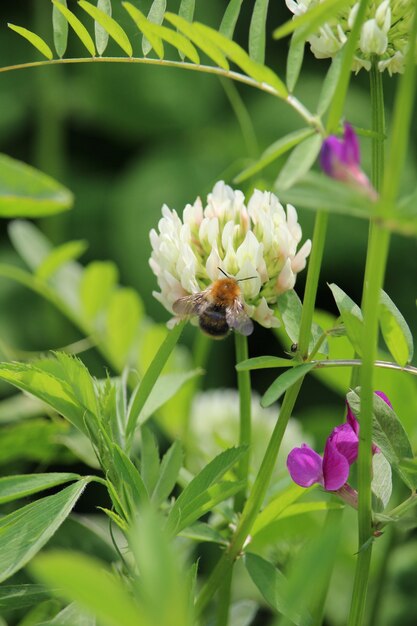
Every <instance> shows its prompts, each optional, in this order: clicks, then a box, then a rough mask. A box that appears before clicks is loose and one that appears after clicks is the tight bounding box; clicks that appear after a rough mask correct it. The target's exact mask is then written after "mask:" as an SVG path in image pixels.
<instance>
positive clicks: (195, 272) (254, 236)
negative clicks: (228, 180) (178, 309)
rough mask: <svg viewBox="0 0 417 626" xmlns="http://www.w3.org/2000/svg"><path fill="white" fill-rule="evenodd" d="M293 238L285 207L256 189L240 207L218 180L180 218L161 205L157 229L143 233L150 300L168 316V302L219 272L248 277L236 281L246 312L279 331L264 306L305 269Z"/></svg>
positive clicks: (237, 194) (297, 236) (296, 227)
mask: <svg viewBox="0 0 417 626" xmlns="http://www.w3.org/2000/svg"><path fill="white" fill-rule="evenodd" d="M301 238H302V231H301V227H300V224H299V223H298V217H297V211H296V210H295V208H294V207H293V206H292V205H290V204H289V205H287V207H286V210H285V209H284V207H283V206H282V204H281V203H280V202H279V200H278V198H277V197H276V196H275V195H274V194H273V193H270V192H261V191H258V190H255V191H254V192H253V194H252V196H251V198H250V199H249V201H248V202H247V204H245V197H244V195H243V193H242V192H241V191H239V190H236V191H234V190H233V189H232V188H231V187H229V186H228V185H226V184H225V183H224V182H223V181H220V182H218V183H216V184H215V186H214V188H213V190H212V192H211V193H209V194H208V196H207V202H206V203H205V205H203V203H202V201H201V200H200V198H197V200H196V201H195V202H194V204H187V206H186V207H185V209H184V211H183V215H182V217H180V216H179V215H178V214H177V212H176V211H174V210H171V209H169V208H168V207H167V206H166V205H164V206H163V208H162V218H161V219H160V221H159V224H158V231H156V230H155V229H153V230H152V231H151V232H150V241H151V246H152V254H151V258H150V261H149V263H150V266H151V268H152V271H153V272H154V274H155V276H156V277H157V281H158V285H159V288H160V291H159V292H154V296H155V298H157V299H158V300H159V301H160V302H161V303H162V304H163V305H164V307H165V308H166V309H167V310H168V311H170V312H171V313H172V305H173V304H174V302H175V301H176V300H178V299H179V298H181V297H184V296H187V295H191V294H195V293H198V292H201V291H203V290H204V289H206V288H207V287H209V286H210V284H211V283H213V281H215V280H217V279H218V278H221V277H222V274H221V272H220V270H219V268H221V270H223V271H224V272H226V273H227V274H229V275H230V276H233V277H234V278H236V279H242V278H248V277H253V279H252V280H245V281H242V282H241V283H240V286H241V291H242V297H243V300H244V305H245V310H246V312H247V314H248V315H249V316H250V317H252V318H253V319H255V320H256V321H257V322H259V323H260V324H261V325H263V326H265V327H267V328H270V327H273V326H279V320H278V319H277V318H276V317H275V315H274V311H273V309H272V308H271V307H270V305H273V304H275V303H276V300H277V297H278V296H279V295H280V294H281V293H283V292H285V291H287V290H288V289H292V288H293V287H294V285H295V281H296V276H297V273H298V272H300V271H301V270H302V269H304V267H305V265H306V259H307V256H308V255H309V253H310V249H311V241H310V240H307V241H306V242H305V243H304V244H303V245H302V246H301V248H300V249H299V250H297V247H298V244H299V243H300V241H301ZM174 321H175V320H174Z"/></svg>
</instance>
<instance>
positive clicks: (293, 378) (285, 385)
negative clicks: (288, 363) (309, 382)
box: [261, 363, 315, 407]
mask: <svg viewBox="0 0 417 626" xmlns="http://www.w3.org/2000/svg"><path fill="white" fill-rule="evenodd" d="M313 367H315V364H314V363H303V364H302V365H297V366H295V367H293V368H291V369H290V370H288V371H286V372H284V374H281V375H280V376H278V378H276V379H275V380H274V382H273V383H272V385H270V386H269V387H268V389H267V390H266V391H265V393H264V395H263V396H262V400H261V406H263V407H267V406H271V404H273V403H274V402H276V401H277V400H278V399H279V398H280V397H281V396H282V395H283V394H284V393H285V392H286V391H287V389H289V388H290V387H292V385H294V384H295V383H296V382H297V381H298V380H300V378H303V377H304V376H305V375H306V374H308V372H309V371H310V370H312V369H313Z"/></svg>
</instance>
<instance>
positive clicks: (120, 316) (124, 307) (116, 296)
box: [106, 287, 143, 370]
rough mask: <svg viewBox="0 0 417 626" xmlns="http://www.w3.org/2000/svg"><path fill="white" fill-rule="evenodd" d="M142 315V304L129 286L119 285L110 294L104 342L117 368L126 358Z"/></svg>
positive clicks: (119, 367)
mask: <svg viewBox="0 0 417 626" xmlns="http://www.w3.org/2000/svg"><path fill="white" fill-rule="evenodd" d="M142 317H143V304H142V301H141V300H140V299H139V296H138V294H137V292H136V291H135V290H134V289H131V288H130V287H119V289H117V290H115V291H113V292H112V293H111V294H110V300H109V304H108V308H107V316H106V342H107V344H108V348H109V351H110V354H111V355H112V357H113V359H114V361H115V363H116V365H117V367H118V369H119V370H122V369H123V367H124V366H125V365H126V362H127V360H128V356H129V352H130V351H131V349H132V344H133V343H134V341H135V339H136V338H137V335H138V331H139V323H140V321H141V319H142Z"/></svg>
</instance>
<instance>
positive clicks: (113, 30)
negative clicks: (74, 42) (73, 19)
mask: <svg viewBox="0 0 417 626" xmlns="http://www.w3.org/2000/svg"><path fill="white" fill-rule="evenodd" d="M78 4H79V5H80V7H81V8H82V9H84V11H86V12H87V13H88V14H89V15H91V17H92V18H93V19H94V20H95V21H96V23H97V24H99V25H100V26H101V27H102V28H103V29H104V30H105V31H106V32H107V33H108V34H109V35H110V37H111V38H112V39H114V41H115V42H116V43H117V44H118V45H119V46H120V47H121V49H122V50H123V52H125V53H126V54H127V56H128V57H131V56H132V54H133V49H132V45H131V43H130V41H129V38H128V36H127V35H126V33H125V31H124V30H123V28H122V27H121V26H120V24H118V23H117V22H116V20H114V19H113V18H112V17H111V16H110V15H109V14H107V13H105V12H104V11H102V10H100V9H99V8H98V7H95V6H94V5H93V4H91V3H90V2H85V0H79V1H78ZM110 6H111V5H110ZM100 37H101V34H100ZM96 39H97V35H96ZM99 41H100V48H101V49H102V52H101V53H100V52H99V54H103V52H104V50H105V48H106V46H104V48H103V45H104V41H102V40H101V39H99ZM106 45H107V44H106ZM97 49H98V45H97Z"/></svg>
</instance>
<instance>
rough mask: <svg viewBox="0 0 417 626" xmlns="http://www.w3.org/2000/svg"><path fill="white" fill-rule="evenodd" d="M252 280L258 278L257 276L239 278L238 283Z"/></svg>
mask: <svg viewBox="0 0 417 626" xmlns="http://www.w3.org/2000/svg"><path fill="white" fill-rule="evenodd" d="M252 278H257V276H247V278H238V279H237V282H238V283H241V282H242V281H243V280H252Z"/></svg>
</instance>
